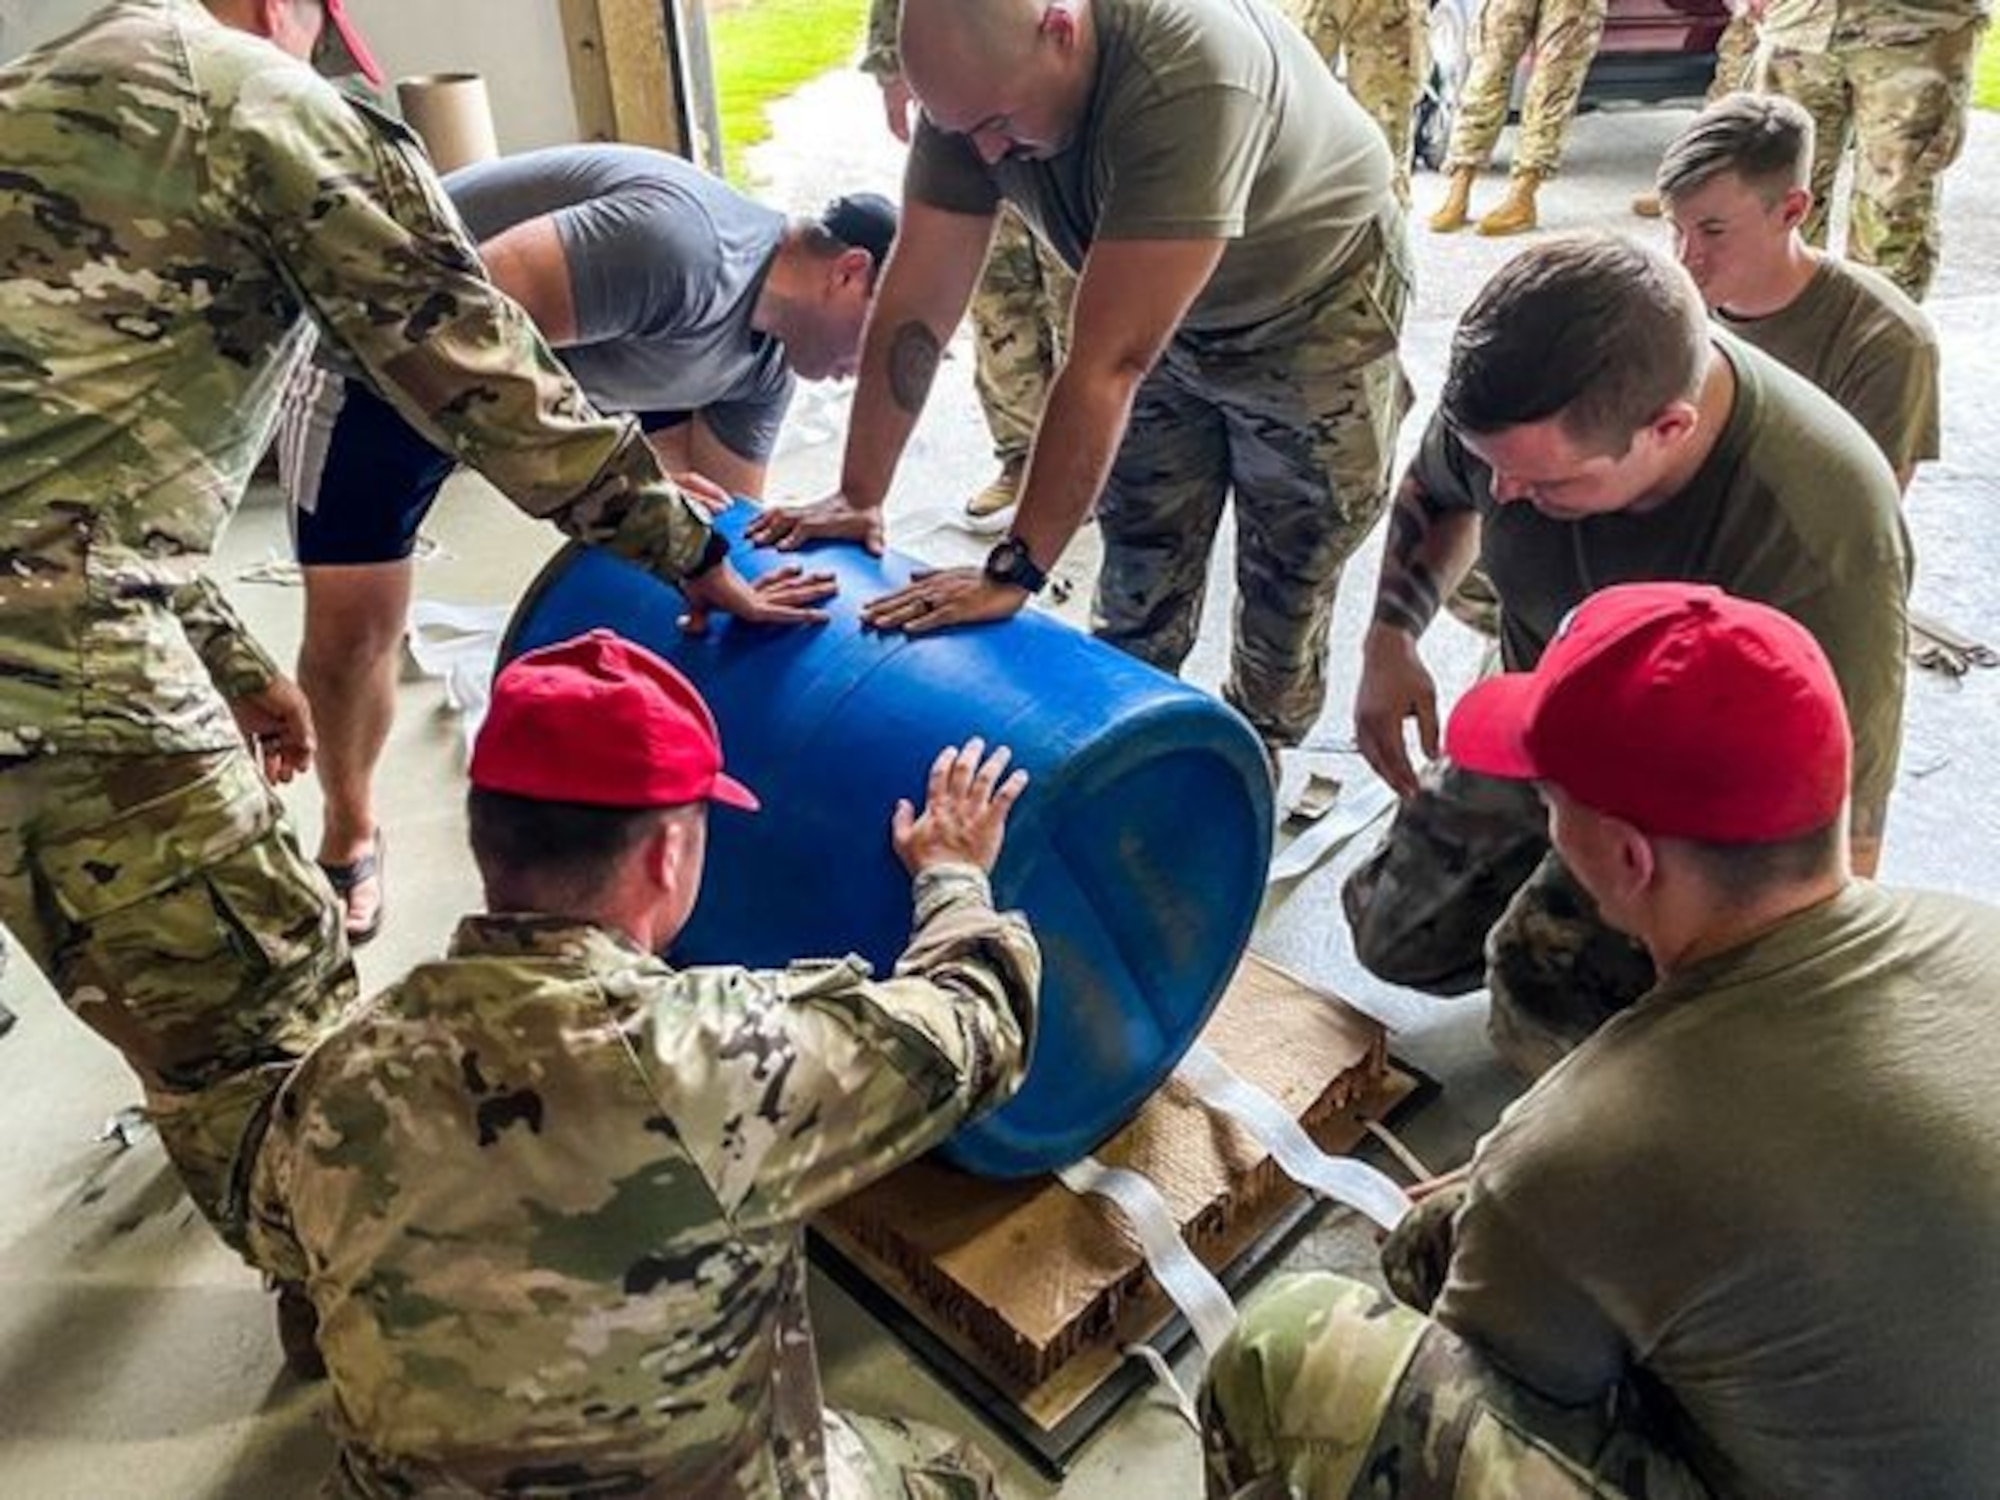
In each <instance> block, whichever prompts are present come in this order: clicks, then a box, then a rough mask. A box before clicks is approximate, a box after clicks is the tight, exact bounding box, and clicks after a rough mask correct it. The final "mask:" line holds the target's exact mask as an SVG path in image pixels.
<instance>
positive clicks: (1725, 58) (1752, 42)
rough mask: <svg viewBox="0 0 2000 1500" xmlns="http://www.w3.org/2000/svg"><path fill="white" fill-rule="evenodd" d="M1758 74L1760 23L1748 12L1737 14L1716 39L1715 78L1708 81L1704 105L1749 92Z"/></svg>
mask: <svg viewBox="0 0 2000 1500" xmlns="http://www.w3.org/2000/svg"><path fill="white" fill-rule="evenodd" d="M1756 71H1757V22H1756V20H1755V19H1754V18H1753V17H1752V16H1751V15H1750V13H1749V12H1748V11H1747V10H1746V11H1737V12H1735V13H1733V14H1732V15H1731V16H1730V17H1729V24H1728V25H1727V26H1725V27H1723V28H1722V35H1721V36H1719V37H1717V38H1716V40H1715V76H1714V77H1713V78H1711V79H1709V81H1708V93H1707V95H1706V96H1705V99H1704V102H1705V103H1708V104H1713V103H1715V101H1716V100H1718V99H1720V98H1721V97H1722V96H1723V95H1724V94H1733V93H1736V92H1737V91H1738V90H1739V89H1747V88H1749V87H1750V85H1751V80H1752V78H1753V76H1754V75H1755V73H1756Z"/></svg>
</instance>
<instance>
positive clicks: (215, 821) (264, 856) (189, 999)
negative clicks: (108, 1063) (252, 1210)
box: [0, 749, 355, 1259]
mask: <svg viewBox="0 0 2000 1500" xmlns="http://www.w3.org/2000/svg"><path fill="white" fill-rule="evenodd" d="M0 922H4V923H5V924H6V926H7V928H8V929H9V930H10V931H11V932H12V933H13V934H14V936H15V937H16V939H18V940H19V942H20V944H21V946H22V948H23V950H24V951H25V952H26V953H27V954H28V956H29V957H30V958H31V959H33V960H34V961H35V963H37V964H38V965H40V966H41V968H42V970H43V971H44V972H45V973H46V974H47V975H48V976H49V979H50V981H51V982H52V983H53V984H54V985H55V988H56V991H57V993H59V994H60V995H61V996H62V998H63V1000H64V1002H65V1003H66V1004H67V1005H68V1006H69V1007H70V1009H71V1010H73V1011H74V1012H75V1013H76V1015H77V1018H78V1019H79V1020H81V1021H82V1022H83V1023H84V1024H85V1025H87V1026H89V1027H90V1028H91V1029H92V1030H93V1031H95V1032H97V1033H98V1034H99V1035H100V1036H102V1037H104V1038H105V1040H107V1041H109V1042H111V1043H112V1044H113V1045H114V1046H116V1047H117V1048H118V1050H119V1051H120V1052H122V1053H123V1054H124V1056H125V1060H126V1062H127V1063H129V1064H130V1065H131V1067H132V1070H133V1072H135V1073H136V1074H138V1076H139V1081H140V1083H141V1085H142V1086H143V1087H144V1090H145V1097H146V1108H147V1112H148V1113H149V1115H150V1116H151V1117H152V1120H153V1122H154V1124H155V1125H156V1126H157V1127H158V1128H159V1132H160V1141H161V1143H162V1145H164V1146H165V1147H166V1151H167V1155H168V1156H169V1157H170V1158H171V1159H172V1161H173V1163H174V1166H175V1168H176V1169H177V1170H178V1171H179V1172H180V1175H181V1179H182V1181H184V1182H185V1183H186V1184H187V1189H188V1194H189V1196H190V1197H192V1198H193V1199H194V1201H195V1204H196V1205H197V1206H198V1207H199V1208H200V1209H201V1211H202V1213H203V1214H205V1215H206V1216H207V1217H208V1219H209V1221H210V1222H211V1223H212V1224H214V1225H215V1227H216V1230H217V1232H219V1233H220V1234H221V1235H222V1237H223V1238H224V1239H225V1240H227V1241H228V1242H229V1243H230V1244H231V1245H232V1246H234V1247H235V1248H236V1249H238V1250H242V1249H243V1248H244V1225H243V1213H244V1205H243V1186H244V1183H243V1177H244V1173H245V1171H246V1169H247V1162H246V1160H245V1153H244V1148H245V1146H246V1144H249V1143H251V1142H246V1136H248V1137H251V1138H252V1141H254V1134H255V1132H256V1131H257V1130H258V1129H260V1128H261V1126H262V1122H263V1116H264V1113H265V1110H266V1107H267V1106H268V1104H269V1102H270V1100H271V1097H272V1096H273V1095H274V1094H275V1093H276V1092H277V1090H278V1086H279V1085H280V1084H281V1083H283V1082H284V1080H285V1077H286V1076H287V1075H288V1074H289V1073H290V1071H291V1069H292V1067H293V1065H294V1064H295V1063H296V1062H297V1060H298V1059H299V1058H300V1057H302V1056H304V1055H305V1053H306V1051H307V1050H308V1049H309V1048H310V1047H311V1045H312V1043H313V1042H314V1040H315V1039H316V1038H317V1037H318V1036H319V1035H320V1034H321V1033H322V1032H323V1031H324V1030H326V1029H327V1028H328V1026H329V1025H330V1024H331V1023H332V1022H333V1021H334V1020H335V1019H336V1018H337V1017H338V1015H339V1014H340V1013H341V1011H342V1010H343V1009H344V1008H345V1007H346V1006H347V1004H348V1003H349V1002H350V1001H352V999H353V998H354V993H355V980H354V968H353V965H352V964H351V963H350V962H349V960H348V956H347V942H346V938H345V936H344V935H343V933H342V931H341V924H340V916H339V908H338V907H337V906H336V905H335V904H334V901H333V895H332V892H330V891H329V890H328V889H327V886H326V881H325V878H324V877H323V876H321V874H320V873H319V870H318V868H317V867H316V866H314V865H313V864H312V862H311V861H309V860H307V859H306V858H305V857H304V855H303V854H301V853H300V851H299V848H298V845H297V844H296V842H295V841H294V840H293V838H292V835H291V833H290V831H289V830H288V829H287V827H286V826H285V822H284V818H283V814H282V812H281V810H280V808H279V805H278V800H277V798H276V797H275V796H274V795H273V794H272V793H271V791H270V789H269V788H268V787H266V786H265V785H264V783H263V781H262V779H261V778H260V777H259V775H258V773H257V770H256V768H255V766H254V765H253V764H252V763H251V760H250V757H249V756H248V755H247V754H246V753H245V752H244V751H243V750H241V749H237V750H226V751H211V752H207V753H200V754H190V755H160V756H96V755H85V754H66V755H61V756H40V757H35V758H33V759H29V760H26V761H17V762H15V763H13V764H11V765H9V766H8V767H6V768H5V769H0ZM253 1259H254V1257H253Z"/></svg>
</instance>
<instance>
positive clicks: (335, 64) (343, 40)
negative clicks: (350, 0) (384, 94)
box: [313, 0, 382, 89]
mask: <svg viewBox="0 0 2000 1500" xmlns="http://www.w3.org/2000/svg"><path fill="white" fill-rule="evenodd" d="M320 4H321V5H322V6H323V7H325V10H326V30H325V31H324V32H322V33H321V34H320V39H319V46H318V47H316V48H314V49H313V67H315V68H316V69H318V70H319V71H320V72H322V73H324V74H326V75H327V76H328V77H330V78H340V77H343V76H345V75H346V74H349V73H359V74H360V75H361V76H362V77H363V78H365V79H367V80H368V81H369V82H370V83H372V84H374V85H375V87H376V88H378V89H379V88H380V87H382V65H381V64H380V63H378V62H376V61H375V54H374V53H373V52H371V51H369V50H368V43H367V42H365V41H364V40H362V37H361V32H360V29H359V28H358V27H356V26H355V24H354V17H352V16H350V15H349V14H348V13H347V0H320Z"/></svg>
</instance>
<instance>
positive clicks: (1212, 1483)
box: [1201, 1273, 1707, 1500]
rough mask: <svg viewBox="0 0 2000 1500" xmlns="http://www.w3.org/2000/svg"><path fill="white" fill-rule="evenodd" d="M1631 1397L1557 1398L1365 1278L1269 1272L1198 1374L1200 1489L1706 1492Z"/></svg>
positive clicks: (1326, 1498) (1266, 1495) (1389, 1497)
mask: <svg viewBox="0 0 2000 1500" xmlns="http://www.w3.org/2000/svg"><path fill="white" fill-rule="evenodd" d="M1629 1405H1630V1403H1628V1402H1626V1401H1624V1400H1622V1399H1621V1400H1619V1401H1617V1402H1607V1403H1605V1404H1604V1406H1602V1407H1563V1406H1558V1405H1556V1404H1555V1403H1553V1402H1551V1401H1548V1400H1545V1399H1543V1398H1542V1397H1541V1396H1539V1395H1537V1394H1535V1393H1534V1392H1533V1391H1531V1390H1529V1389H1528V1388H1527V1387H1525V1386H1523V1385H1521V1384H1520V1383H1519V1382H1517V1381H1515V1380H1512V1379H1510V1378H1509V1377H1508V1376H1507V1375H1506V1374H1505V1373H1504V1372H1503V1371H1501V1370H1500V1369H1498V1368H1497V1367H1496V1366H1494V1365H1493V1364H1492V1363H1490V1362H1489V1361H1488V1360H1486V1359H1485V1358H1484V1357H1483V1356H1482V1355H1481V1354H1480V1353H1479V1352H1478V1351H1477V1350H1476V1349H1474V1348H1473V1347H1472V1346H1471V1345H1470V1344H1468V1343H1466V1342H1465V1341H1464V1340H1463V1339H1460V1338H1459V1337H1458V1336H1457V1335H1455V1334H1453V1333H1452V1332H1451V1331H1450V1330H1449V1329H1447V1328H1444V1327H1442V1326H1441V1325H1439V1324H1437V1323H1434V1322H1432V1321H1431V1320H1430V1319H1429V1318H1426V1317H1425V1316H1423V1315H1422V1314H1421V1313H1418V1312H1414V1311H1412V1310H1411V1309H1410V1308H1408V1307H1405V1306H1403V1305H1402V1304H1401V1303H1399V1302H1397V1301H1396V1300H1395V1299H1394V1298H1393V1297H1390V1296H1389V1295H1387V1294H1386V1293H1383V1292H1379V1291H1376V1290H1375V1289H1374V1288H1373V1287H1368V1286H1364V1285H1362V1284H1361V1283H1360V1282H1357V1281H1350V1280H1347V1279H1346V1278H1344V1277H1340V1276H1333V1275H1329V1274H1326V1273H1319V1274H1315V1275H1305V1276H1288V1277H1284V1278H1281V1279H1279V1280H1278V1281H1276V1282H1274V1283H1273V1284H1272V1285H1271V1286H1270V1288H1269V1289H1268V1290H1266V1291H1265V1292H1263V1293H1261V1294H1260V1295H1259V1296H1258V1297H1256V1298H1255V1299H1254V1300H1253V1301H1252V1302H1251V1303H1250V1304H1249V1305H1248V1306H1246V1307H1245V1309H1244V1312H1243V1319H1242V1322H1241V1323H1240V1324H1238V1326H1237V1328H1236V1331H1235V1332H1234V1333H1233V1334H1231V1335H1230V1337H1229V1339H1228V1341H1227V1342H1225V1343H1224V1344H1223V1346H1222V1347H1221V1348H1220V1349H1219V1350H1217V1351H1216V1355H1215V1359H1214V1361H1213V1363H1211V1364H1210V1366H1209V1370H1208V1378H1207V1381H1206V1382H1205V1384H1204V1385H1203V1387H1202V1395H1201V1417H1202V1450H1203V1459H1204V1464H1205V1468H1206V1473H1207V1481H1208V1494H1209V1496H1210V1497H1211V1500H1222V1497H1233V1500H1345V1497H1347V1496H1350V1495H1352V1496H1366V1497H1368V1500H1503V1497H1504V1500H1524V1497H1525V1500H1567V1497H1579V1500H1581V1497H1585V1496H1594V1497H1599V1500H1605V1497H1627V1500H1665V1497H1678V1496H1689V1497H1693V1496H1702V1495H1705V1494H1707V1491H1706V1489H1705V1488H1704V1487H1703V1486H1702V1484H1701V1483H1700V1481H1699V1480H1698V1479H1696V1478H1695V1476H1694V1475H1693V1473H1692V1472H1691V1471H1690V1470H1689V1468H1688V1467H1687V1465H1686V1463H1685V1462H1683V1461H1682V1460H1681V1459H1680V1458H1679V1457H1678V1456H1676V1455H1675V1454H1674V1453H1673V1451H1672V1450H1671V1449H1670V1448H1669V1447H1667V1446H1666V1445H1665V1444H1664V1443H1663V1442H1661V1441H1660V1440H1659V1438H1658V1437H1657V1436H1655V1435H1654V1434H1653V1433H1651V1432H1650V1431H1649V1430H1648V1429H1647V1427H1646V1425H1645V1424H1644V1423H1643V1422H1642V1421H1641V1420H1640V1419H1639V1417H1638V1415H1637V1414H1636V1413H1635V1412H1632V1411H1629V1410H1627V1409H1626V1408H1627V1407H1629Z"/></svg>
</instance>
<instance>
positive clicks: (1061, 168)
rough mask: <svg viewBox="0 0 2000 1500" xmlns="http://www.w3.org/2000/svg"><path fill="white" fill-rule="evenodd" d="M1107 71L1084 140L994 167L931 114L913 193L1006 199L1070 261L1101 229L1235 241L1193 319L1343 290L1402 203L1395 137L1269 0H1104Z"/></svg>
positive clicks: (1257, 312) (1260, 316) (1214, 321)
mask: <svg viewBox="0 0 2000 1500" xmlns="http://www.w3.org/2000/svg"><path fill="white" fill-rule="evenodd" d="M1090 14H1091V17H1092V19H1093V23H1094V24H1095V26H1096V28H1097V45H1098V49H1099V52H1098V73H1097V83H1096V86H1095V88H1094V89H1093V90H1092V93H1091V98H1090V103H1089V106H1088V111H1087V113H1086V115H1085V117H1084V120H1083V122H1082V124H1081V125H1080V126H1079V128H1078V130H1077V133H1076V136H1075V138H1074V139H1073V140H1072V141H1071V142H1070V144H1069V146H1068V147H1067V148H1066V149H1065V150H1063V151H1062V152H1061V153H1060V154H1058V155H1057V156H1055V157H1053V158H1051V159H1049V160H1047V161H1027V160H1014V159H1007V160H1003V161H1001V162H999V163H997V164H996V165H993V166H988V165H987V164H986V163H984V162H982V161H981V160H980V159H979V155H978V153H977V152H976V151H975V150H974V149H973V147H972V144H971V142H970V141H969V140H968V139H967V138H965V137H964V136H954V135H947V134H945V133H943V132H941V131H939V130H937V129H936V128H935V127H934V126H932V125H931V124H930V123H929V122H928V121H925V122H923V123H922V124H920V125H919V126H918V129H917V137H916V141H915V143H914V145H913V147H912V149H911V151H910V159H909V164H908V168H907V172H906V175H905V178H904V194H905V197H906V199H908V200H909V201H912V202H917V203H925V204H929V205H931V206H933V207H936V208H942V209H945V210H948V211H951V212H956V213H989V212H991V211H992V209H993V207H994V205H995V204H996V203H997V202H999V200H1000V199H1002V198H1005V199H1006V200H1007V201H1008V202H1009V203H1012V204H1013V205H1014V206H1015V207H1016V208H1018V209H1019V210H1020V211H1021V215H1022V217H1023V218H1025V219H1026V220H1027V221H1028V223H1029V224H1030V225H1032V226H1033V227H1034V229H1035V230H1036V231H1037V233H1039V234H1040V235H1041V237H1042V238H1043V239H1044V240H1046V241H1047V242H1048V243H1049V245H1050V246H1051V247H1053V248H1054V250H1055V251H1056V253H1057V254H1059V255H1060V256H1061V257H1062V258H1063V260H1064V261H1066V262H1067V263H1068V264H1069V265H1070V267H1071V268H1072V269H1081V268H1082V266H1083V258H1084V256H1085V254H1086V253H1087V252H1088V251H1089V249H1090V246H1091V244H1092V242H1093V241H1096V240H1100V239H1104V240H1203V239H1212V240H1227V241H1229V245H1228V248H1227V249H1225V250H1224V251H1223V254H1222V260H1221V263H1220V264H1219V265H1218V266H1217V267H1216V268H1215V273H1214V275H1213V276H1212V277H1211V278H1210V279H1209V283H1208V285H1207V287H1206V288H1204V289H1203V291H1202V293H1201V295H1200V296H1199V297H1198V298H1196V299H1195V303H1194V306H1193V307H1192V308H1190V309H1189V311H1188V315H1187V317H1186V318H1185V319H1184V320H1183V326H1184V327H1187V328H1190V329H1194V330H1226V329H1234V328H1243V327H1247V326H1249V325H1252V324H1255V323H1260V322H1262V321H1263V320H1265V319H1266V318H1268V317H1271V316H1272V315H1274V314H1276V313H1278V312H1281V311H1284V310H1285V309H1287V308H1289V307H1292V306H1294V305H1295V304H1297V303H1299V302H1301V301H1303V300H1304V299H1305V298H1307V297H1309V296H1311V295H1312V294H1313V293H1315V292H1317V291H1319V290H1320V289H1321V288H1323V287H1325V286H1326V285H1328V284H1329V283H1330V282H1331V281H1332V280H1333V279H1334V277H1335V274H1336V272H1337V271H1338V270H1339V269H1340V268H1341V266H1342V265H1343V263H1344V262H1346V261H1347V260H1348V259H1349V258H1350V257H1351V256H1353V255H1354V254H1355V253H1356V252H1357V251H1358V250H1359V249H1360V248H1361V246H1362V244H1363V242H1364V237H1365V236H1366V235H1368V233H1369V232H1370V226H1371V224H1373V223H1374V222H1375V221H1376V220H1377V219H1383V218H1386V217H1387V216H1390V215H1393V214H1394V212H1395V209H1394V199H1393V197H1392V196H1391V192H1390V168H1389V149H1388V147H1387V146H1386V145H1385V144H1384V143H1383V140H1382V132H1381V131H1380V130H1379V129H1378V128H1377V127H1376V125H1375V123H1374V121H1372V120H1371V119H1369V118H1368V116H1367V115H1366V114H1365V113H1363V112H1362V109H1361V106H1360V105H1358V104H1356V103H1355V102H1354V100H1353V98H1352V97H1351V96H1350V95H1349V94H1348V93H1347V91H1346V90H1345V89H1343V88H1342V87H1341V86H1340V85H1339V84H1338V83H1337V82H1335V81H1334V78H1333V75H1332V74H1331V73H1330V72H1329V71H1328V69H1327V66H1326V64H1325V62H1324V61H1322V60H1321V58H1320V56H1319V54H1318V53H1316V52H1315V51H1313V48H1312V44H1311V43H1310V42H1308V41H1307V40H1306V39H1305V37H1304V36H1303V35H1301V34H1300V32H1299V30H1298V28H1297V27H1295V26H1294V25H1292V23H1291V22H1289V21H1287V20H1286V19H1285V18H1284V17H1282V16H1281V15H1279V14H1278V13H1277V11H1276V10H1275V9H1273V8H1271V7H1268V6H1266V5H1263V4H1261V3H1259V0H1090Z"/></svg>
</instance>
